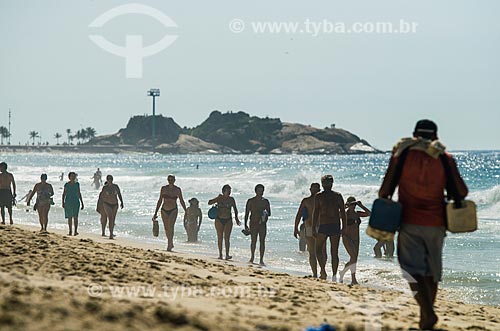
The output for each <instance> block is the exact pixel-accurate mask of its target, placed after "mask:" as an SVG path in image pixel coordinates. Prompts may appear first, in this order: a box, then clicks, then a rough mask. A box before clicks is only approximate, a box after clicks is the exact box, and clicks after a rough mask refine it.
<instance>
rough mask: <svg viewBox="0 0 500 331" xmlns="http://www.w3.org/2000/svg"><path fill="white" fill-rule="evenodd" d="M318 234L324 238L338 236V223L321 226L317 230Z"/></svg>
mask: <svg viewBox="0 0 500 331" xmlns="http://www.w3.org/2000/svg"><path fill="white" fill-rule="evenodd" d="M318 233H321V234H324V235H325V236H339V235H340V223H326V224H321V225H320V226H319V228H318Z"/></svg>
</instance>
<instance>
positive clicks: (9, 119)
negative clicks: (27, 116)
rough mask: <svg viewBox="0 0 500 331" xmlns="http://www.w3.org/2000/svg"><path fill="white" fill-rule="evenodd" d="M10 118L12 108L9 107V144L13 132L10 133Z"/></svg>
mask: <svg viewBox="0 0 500 331" xmlns="http://www.w3.org/2000/svg"><path fill="white" fill-rule="evenodd" d="M10 118H11V116H10V108H9V136H8V137H7V138H9V143H8V144H9V145H10V136H11V134H10Z"/></svg>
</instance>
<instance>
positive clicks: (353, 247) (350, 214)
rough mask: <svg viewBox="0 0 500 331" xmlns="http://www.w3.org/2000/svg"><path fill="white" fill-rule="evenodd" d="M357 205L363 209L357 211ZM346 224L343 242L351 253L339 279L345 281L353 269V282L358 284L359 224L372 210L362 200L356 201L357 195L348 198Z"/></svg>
mask: <svg viewBox="0 0 500 331" xmlns="http://www.w3.org/2000/svg"><path fill="white" fill-rule="evenodd" d="M356 206H359V207H360V208H361V209H363V211H359V210H358V211H357V210H356ZM345 208H346V219H347V221H346V226H345V228H344V231H342V243H343V244H344V247H345V249H346V251H347V253H348V254H349V257H350V258H349V261H348V262H347V263H346V264H345V266H344V270H341V271H340V273H339V274H340V278H339V281H340V282H341V283H342V282H343V281H344V275H345V273H346V272H347V271H348V270H350V271H351V284H352V285H357V284H358V280H357V279H356V264H357V263H358V255H359V225H360V224H361V217H368V216H370V215H371V212H370V210H369V209H368V208H366V207H365V206H364V205H363V203H362V202H361V201H356V198H355V197H349V198H347V200H346V204H345Z"/></svg>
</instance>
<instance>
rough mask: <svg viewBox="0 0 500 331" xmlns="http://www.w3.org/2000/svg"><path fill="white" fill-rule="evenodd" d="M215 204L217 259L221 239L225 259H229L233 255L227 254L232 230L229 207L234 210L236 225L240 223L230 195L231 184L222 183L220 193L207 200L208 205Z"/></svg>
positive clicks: (220, 248) (220, 255)
mask: <svg viewBox="0 0 500 331" xmlns="http://www.w3.org/2000/svg"><path fill="white" fill-rule="evenodd" d="M215 203H216V204H217V209H218V213H217V217H216V218H215V230H216V231H217V246H218V247H219V259H221V260H222V241H223V240H224V244H225V246H226V260H231V259H232V258H233V257H232V256H231V255H229V247H230V238H231V231H232V230H233V215H232V213H231V208H232V209H233V210H234V218H235V220H236V225H238V226H239V225H241V222H240V220H239V219H238V208H237V207H236V201H235V200H234V198H233V197H232V196H231V186H229V185H227V184H226V185H224V186H223V187H222V194H219V195H218V196H217V197H216V198H213V199H211V200H209V201H208V204H209V205H213V204H215Z"/></svg>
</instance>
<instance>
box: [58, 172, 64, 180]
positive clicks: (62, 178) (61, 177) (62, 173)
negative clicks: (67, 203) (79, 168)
mask: <svg viewBox="0 0 500 331" xmlns="http://www.w3.org/2000/svg"><path fill="white" fill-rule="evenodd" d="M63 180H64V172H61V175H60V176H59V181H61V182H62V181H63Z"/></svg>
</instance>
